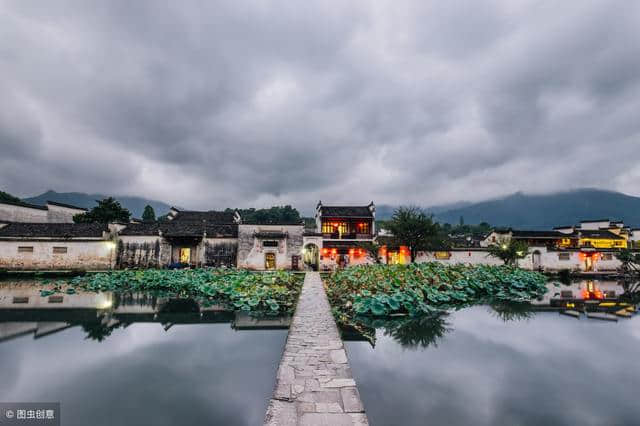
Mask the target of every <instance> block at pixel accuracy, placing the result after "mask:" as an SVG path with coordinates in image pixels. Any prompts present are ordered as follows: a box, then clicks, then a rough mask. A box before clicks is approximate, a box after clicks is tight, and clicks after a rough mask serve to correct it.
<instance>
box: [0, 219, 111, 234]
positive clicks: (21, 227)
mask: <svg viewBox="0 0 640 426" xmlns="http://www.w3.org/2000/svg"><path fill="white" fill-rule="evenodd" d="M108 231H109V227H108V226H107V225H106V224H103V223H18V222H13V223H10V224H9V225H7V226H3V227H2V228H0V238H17V237H23V238H81V237H85V238H101V237H102V234H103V232H108Z"/></svg>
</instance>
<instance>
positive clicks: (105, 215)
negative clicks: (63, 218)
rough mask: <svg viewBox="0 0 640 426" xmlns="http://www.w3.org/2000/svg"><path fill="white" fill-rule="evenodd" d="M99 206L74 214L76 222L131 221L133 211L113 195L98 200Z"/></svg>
mask: <svg viewBox="0 0 640 426" xmlns="http://www.w3.org/2000/svg"><path fill="white" fill-rule="evenodd" d="M96 202H97V203H98V205H97V206H95V207H94V208H92V209H91V210H89V211H88V212H87V213H81V214H77V215H75V216H73V221H74V222H75V223H110V222H125V223H127V222H129V219H130V218H131V212H129V210H127V209H125V208H124V207H122V206H121V205H120V203H119V202H118V201H117V200H115V199H114V198H113V197H109V198H105V199H104V200H100V201H98V200H96Z"/></svg>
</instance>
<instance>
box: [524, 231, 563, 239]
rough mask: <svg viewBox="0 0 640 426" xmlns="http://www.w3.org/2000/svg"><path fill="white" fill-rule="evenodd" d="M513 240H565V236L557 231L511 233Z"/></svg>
mask: <svg viewBox="0 0 640 426" xmlns="http://www.w3.org/2000/svg"><path fill="white" fill-rule="evenodd" d="M512 232H513V237H514V238H532V239H536V238H540V239H556V238H567V235H571V234H563V233H562V232H558V231H512Z"/></svg>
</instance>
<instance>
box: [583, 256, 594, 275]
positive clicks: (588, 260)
mask: <svg viewBox="0 0 640 426" xmlns="http://www.w3.org/2000/svg"><path fill="white" fill-rule="evenodd" d="M584 270H585V272H593V257H592V256H591V255H590V254H587V255H586V256H585V258H584Z"/></svg>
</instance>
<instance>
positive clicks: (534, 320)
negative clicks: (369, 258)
mask: <svg viewBox="0 0 640 426" xmlns="http://www.w3.org/2000/svg"><path fill="white" fill-rule="evenodd" d="M594 287H595V288H596V289H601V290H603V291H604V292H608V293H610V296H611V297H610V298H609V299H607V301H606V302H604V301H599V300H593V301H589V303H588V304H587V303H586V302H587V301H585V300H581V302H580V303H582V304H584V308H581V309H580V311H581V312H580V315H579V316H578V317H574V316H569V315H563V314H564V313H566V311H564V310H563V306H566V305H569V306H573V305H574V304H576V303H578V302H577V300H576V299H575V298H581V297H582V296H581V294H583V293H584V290H585V289H589V288H594ZM546 290H547V291H546V293H545V295H544V297H543V298H540V299H536V300H534V301H533V303H510V302H501V301H496V302H494V303H493V304H492V305H489V304H479V305H472V306H468V305H461V306H456V307H449V308H448V309H446V310H441V311H438V312H433V313H431V314H428V315H422V316H415V317H411V316H409V315H407V316H401V317H373V316H366V317H363V318H360V325H361V326H362V327H364V329H365V333H359V332H355V331H354V329H353V328H352V327H347V328H345V329H344V331H343V336H344V338H345V340H346V342H345V346H346V349H347V353H348V356H349V362H350V365H351V369H352V372H353V374H354V377H355V379H356V382H357V383H358V389H359V391H360V395H361V398H362V400H363V403H364V405H365V409H366V410H367V415H368V417H369V421H370V422H371V424H372V425H409V426H411V425H416V426H417V425H424V424H429V425H449V426H457V425H460V426H462V425H465V426H466V425H479V426H484V425H522V426H529V425H531V426H537V425H566V426H569V425H578V424H579V425H594V426H595V425H599V426H600V425H631V424H638V419H639V418H640V406H639V405H638V403H637V389H638V384H640V369H638V368H637V354H638V353H640V318H639V317H638V315H637V314H633V315H632V316H631V317H630V318H625V317H619V316H615V315H614V316H611V317H609V318H608V319H607V320H603V317H601V316H600V317H595V316H591V317H590V316H589V315H588V314H585V313H584V312H583V311H582V309H585V310H587V309H588V311H587V312H589V311H591V312H595V311H607V310H608V311H611V310H619V309H620V306H627V307H629V309H632V308H633V304H634V303H637V302H638V300H640V299H638V297H637V296H638V285H631V286H629V285H627V284H625V283H616V282H598V281H582V282H574V283H571V284H567V285H565V284H560V283H548V284H547V286H546ZM613 292H615V294H614V293H613ZM569 293H572V294H573V295H572V296H567V295H568V294H569ZM634 301H635V302H634ZM614 303H615V304H616V305H617V307H612V306H610V305H611V304H614ZM587 305H591V306H587ZM629 305H631V306H629Z"/></svg>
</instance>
